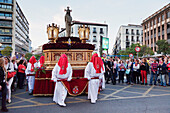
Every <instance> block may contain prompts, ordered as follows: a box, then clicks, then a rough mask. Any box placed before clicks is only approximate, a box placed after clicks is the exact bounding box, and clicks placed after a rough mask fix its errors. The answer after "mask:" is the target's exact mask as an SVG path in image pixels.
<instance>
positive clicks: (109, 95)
mask: <svg viewBox="0 0 170 113" xmlns="http://www.w3.org/2000/svg"><path fill="white" fill-rule="evenodd" d="M129 87H131V85H129V86H126V87H124V88H122V89H119V90H117V91H115V92H113V93H111V94H108V95H106V96H105V97H103V98H102V99H106V98H108V97H111V96H113V95H114V94H116V93H119V92H121V91H123V90H124V89H127V88H129ZM102 99H101V100H102Z"/></svg>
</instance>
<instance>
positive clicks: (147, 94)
mask: <svg viewBox="0 0 170 113" xmlns="http://www.w3.org/2000/svg"><path fill="white" fill-rule="evenodd" d="M66 104H67V107H60V106H58V105H56V104H55V103H54V102H53V101H52V97H33V96H30V95H28V92H26V91H25V89H23V90H20V89H17V91H16V92H14V93H13V94H12V103H11V104H8V105H7V107H8V109H9V113H23V112H24V113H30V112H32V113H56V112H57V113H170V107H169V105H170V87H160V86H142V85H125V84H123V85H122V84H118V85H110V84H107V85H106V89H105V90H104V91H102V92H101V93H100V94H99V99H98V101H97V103H96V104H91V103H90V101H89V100H87V95H81V96H77V97H72V96H68V97H67V99H66Z"/></svg>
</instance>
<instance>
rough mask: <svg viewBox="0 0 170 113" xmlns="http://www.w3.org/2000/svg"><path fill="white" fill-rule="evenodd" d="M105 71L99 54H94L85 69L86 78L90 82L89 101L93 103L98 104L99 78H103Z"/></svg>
mask: <svg viewBox="0 0 170 113" xmlns="http://www.w3.org/2000/svg"><path fill="white" fill-rule="evenodd" d="M103 74H104V71H103V69H102V65H101V60H99V58H98V54H97V53H95V54H93V56H92V58H91V61H90V62H89V63H88V64H87V66H86V69H85V75H84V78H87V79H88V80H89V84H88V99H91V103H93V104H94V103H96V100H97V95H98V89H99V78H101V77H102V75H103Z"/></svg>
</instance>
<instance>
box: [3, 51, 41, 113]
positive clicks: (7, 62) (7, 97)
mask: <svg viewBox="0 0 170 113" xmlns="http://www.w3.org/2000/svg"><path fill="white" fill-rule="evenodd" d="M40 59H44V56H42V57H41V58H40ZM40 65H41V63H40V62H39V60H36V58H35V57H34V56H32V57H31V58H30V60H29V61H27V60H26V58H25V55H24V54H23V55H22V57H21V58H20V59H19V60H17V59H16V56H13V57H11V58H10V57H6V56H5V57H1V58H0V91H1V92H0V97H1V98H2V108H1V111H3V112H7V111H8V109H7V107H6V102H8V103H9V104H10V103H11V102H12V101H11V92H14V91H16V89H17V88H18V89H24V86H26V87H27V84H28V90H29V94H30V95H31V94H32V93H33V88H34V80H35V76H34V75H35V71H34V69H35V67H40Z"/></svg>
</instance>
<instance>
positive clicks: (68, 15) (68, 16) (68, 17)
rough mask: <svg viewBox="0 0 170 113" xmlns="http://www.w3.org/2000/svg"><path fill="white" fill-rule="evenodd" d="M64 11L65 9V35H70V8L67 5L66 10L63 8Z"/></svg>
mask: <svg viewBox="0 0 170 113" xmlns="http://www.w3.org/2000/svg"><path fill="white" fill-rule="evenodd" d="M65 11H66V15H65V25H66V36H67V37H70V35H71V22H72V17H71V15H70V12H71V11H72V10H70V9H69V7H67V10H66V9H65Z"/></svg>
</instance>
